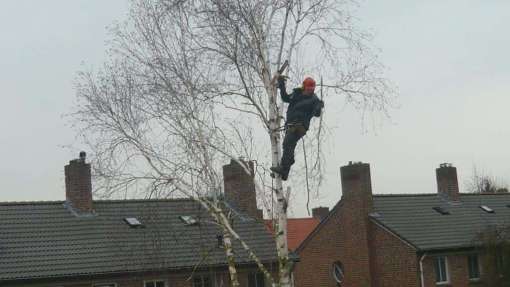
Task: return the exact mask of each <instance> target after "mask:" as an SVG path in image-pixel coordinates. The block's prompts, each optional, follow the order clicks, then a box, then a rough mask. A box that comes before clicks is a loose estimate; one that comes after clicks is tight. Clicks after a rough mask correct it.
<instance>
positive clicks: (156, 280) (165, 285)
mask: <svg viewBox="0 0 510 287" xmlns="http://www.w3.org/2000/svg"><path fill="white" fill-rule="evenodd" d="M156 282H163V284H164V287H168V282H167V280H165V279H150V280H143V287H146V284H147V283H156ZM154 287H156V284H154Z"/></svg>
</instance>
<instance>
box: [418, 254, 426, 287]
mask: <svg viewBox="0 0 510 287" xmlns="http://www.w3.org/2000/svg"><path fill="white" fill-rule="evenodd" d="M425 257H427V253H423V255H422V256H421V257H420V279H421V287H425V278H424V277H423V260H424V259H425Z"/></svg>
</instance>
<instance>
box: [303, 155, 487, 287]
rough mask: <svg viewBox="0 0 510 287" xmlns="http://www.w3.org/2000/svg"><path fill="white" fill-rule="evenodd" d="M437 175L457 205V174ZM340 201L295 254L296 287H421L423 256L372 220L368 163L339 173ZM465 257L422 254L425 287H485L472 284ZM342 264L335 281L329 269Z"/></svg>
mask: <svg viewBox="0 0 510 287" xmlns="http://www.w3.org/2000/svg"><path fill="white" fill-rule="evenodd" d="M444 168H446V169H447V170H446V172H443V170H439V171H438V172H437V175H438V187H439V188H438V189H439V192H440V193H441V192H444V193H445V194H446V195H447V196H449V197H450V198H451V199H453V200H457V199H458V196H457V194H455V193H458V184H457V179H456V170H455V168H454V167H452V166H444ZM341 176H342V191H343V193H342V199H341V201H340V202H339V203H338V204H337V205H336V206H335V208H333V210H332V211H331V212H330V214H329V216H328V217H327V218H326V219H325V220H324V221H323V222H321V224H320V225H319V226H318V227H317V228H316V229H315V230H314V231H313V232H312V233H311V234H310V235H309V236H308V237H307V239H305V241H304V242H303V243H302V244H301V246H300V247H299V248H298V249H297V253H298V255H299V257H300V261H299V262H298V263H297V264H296V266H295V269H294V279H295V286H296V287H313V286H325V287H336V286H341V287H420V286H422V283H421V272H420V259H421V258H422V254H421V253H419V252H417V250H416V249H415V248H414V247H413V246H412V245H411V244H409V243H407V242H406V241H404V240H403V239H401V238H400V237H399V236H398V235H397V234H394V233H393V232H392V231H390V230H389V229H387V228H385V227H384V226H382V225H380V224H379V223H377V222H376V221H375V220H373V219H371V216H377V215H376V214H372V212H373V210H372V205H373V202H372V189H371V181H370V167H369V165H368V164H363V163H354V164H349V165H348V166H344V167H342V168H341ZM468 254H469V253H468V252H466V251H464V252H455V253H453V252H450V253H446V254H426V255H425V257H423V262H422V265H423V274H424V278H423V279H424V287H433V286H448V287H467V286H484V285H483V284H482V283H481V282H477V281H474V282H473V281H470V280H469V274H468V257H467V255H468ZM438 255H444V256H446V258H447V266H448V267H447V268H448V277H449V283H448V284H441V285H438V284H436V274H435V268H434V262H435V261H434V260H435V256H438ZM335 262H341V263H342V266H343V272H344V279H343V281H342V283H341V285H339V284H338V283H337V282H336V281H335V280H334V278H333V264H334V263H335Z"/></svg>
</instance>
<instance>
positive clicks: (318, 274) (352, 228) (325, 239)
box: [294, 163, 372, 287]
mask: <svg viewBox="0 0 510 287" xmlns="http://www.w3.org/2000/svg"><path fill="white" fill-rule="evenodd" d="M341 176H342V200H341V201H340V202H339V203H338V204H337V206H336V207H335V208H334V209H333V210H332V211H331V212H332V214H331V215H330V217H329V218H328V220H327V221H324V222H322V224H321V225H319V229H317V232H316V233H315V234H313V235H312V236H311V237H310V238H308V241H307V242H306V243H305V244H304V245H303V247H302V249H299V250H298V254H299V256H300V262H299V263H297V265H296V268H295V272H294V276H295V282H296V286H297V287H312V286H331V287H333V286H337V284H336V282H335V281H334V279H333V277H332V265H333V263H334V262H336V261H340V262H341V263H342V264H343V266H344V273H345V278H344V281H343V283H342V287H368V286H372V285H371V277H370V274H371V273H370V258H369V245H368V232H367V230H368V213H369V212H370V211H371V208H372V200H371V199H372V195H371V194H372V187H371V181H370V166H369V165H368V164H363V163H355V164H349V165H347V166H344V167H342V168H341Z"/></svg>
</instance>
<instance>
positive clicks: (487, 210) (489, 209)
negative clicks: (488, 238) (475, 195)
mask: <svg viewBox="0 0 510 287" xmlns="http://www.w3.org/2000/svg"><path fill="white" fill-rule="evenodd" d="M480 208H481V209H482V210H483V211H485V212H487V213H494V209H492V208H490V207H488V206H487V205H480Z"/></svg>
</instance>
